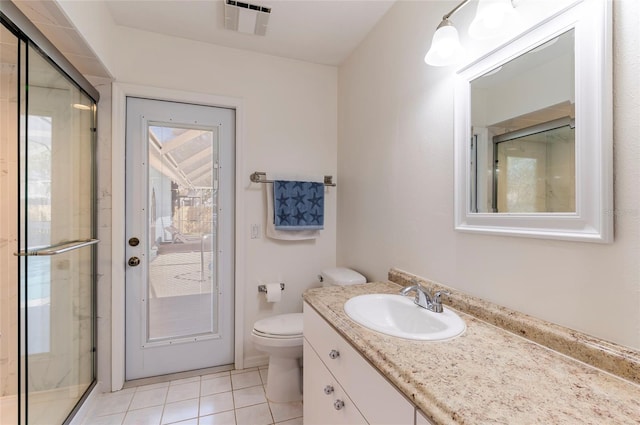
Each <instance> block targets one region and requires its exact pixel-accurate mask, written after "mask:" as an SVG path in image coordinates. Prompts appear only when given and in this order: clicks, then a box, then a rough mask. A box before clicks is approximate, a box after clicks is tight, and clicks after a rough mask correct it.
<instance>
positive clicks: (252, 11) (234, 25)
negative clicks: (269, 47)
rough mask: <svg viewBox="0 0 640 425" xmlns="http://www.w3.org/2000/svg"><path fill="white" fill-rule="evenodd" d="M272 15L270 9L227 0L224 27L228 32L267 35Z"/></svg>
mask: <svg viewBox="0 0 640 425" xmlns="http://www.w3.org/2000/svg"><path fill="white" fill-rule="evenodd" d="M270 14H271V8H270V7H264V6H259V5H257V4H251V3H245V2H242V1H236V0H225V3H224V27H225V28H226V29H228V30H233V31H238V32H243V33H246V34H256V35H265V34H266V33H267V24H268V23H269V15H270Z"/></svg>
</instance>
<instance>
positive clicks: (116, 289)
mask: <svg viewBox="0 0 640 425" xmlns="http://www.w3.org/2000/svg"><path fill="white" fill-rule="evenodd" d="M111 96H112V98H111V100H112V105H111V114H112V116H111V132H112V134H111V155H112V161H111V258H112V263H111V391H118V390H121V389H122V387H123V385H124V382H125V325H126V322H125V265H126V255H125V244H126V233H125V185H126V182H125V171H126V166H125V148H126V145H125V134H126V101H127V97H128V96H129V97H143V98H148V99H154V100H166V101H171V102H185V103H193V104H198V105H205V106H216V107H222V108H229V109H234V110H235V111H236V140H235V167H236V173H235V181H236V184H235V193H234V195H235V254H234V274H235V283H234V284H235V288H234V323H235V324H234V333H235V335H236V337H235V338H234V364H235V368H236V369H242V368H243V367H244V341H243V335H244V334H243V329H244V304H243V302H242V299H243V295H244V258H245V255H244V252H245V244H244V239H245V238H244V226H243V223H244V220H243V218H244V206H243V205H244V202H241V200H242V190H243V189H244V186H243V185H242V184H240V183H241V182H242V181H243V179H242V176H244V175H245V172H244V167H243V164H244V161H243V147H244V137H243V136H244V134H243V128H244V99H242V98H236V97H229V96H217V95H212V94H207V93H195V92H188V91H182V90H172V89H163V88H158V87H150V86H143V85H138V84H128V83H116V82H114V83H113V84H112V93H111Z"/></svg>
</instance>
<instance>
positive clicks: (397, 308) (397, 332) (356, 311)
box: [344, 294, 467, 341]
mask: <svg viewBox="0 0 640 425" xmlns="http://www.w3.org/2000/svg"><path fill="white" fill-rule="evenodd" d="M344 311H345V312H346V313H347V316H349V317H350V318H351V319H352V320H353V321H355V322H357V323H359V324H361V325H362V326H364V327H366V328H369V329H371V330H374V331H377V332H381V333H383V334H386V335H391V336H396V337H400V338H406V339H415V340H421V341H443V340H447V339H451V338H454V337H456V336H458V335H460V334H462V333H463V332H464V330H465V329H466V327H467V326H466V325H465V323H464V321H463V320H462V319H461V318H460V316H458V315H457V314H456V313H454V312H453V311H451V310H450V309H448V308H446V307H444V311H443V312H442V313H434V312H431V311H429V310H427V309H425V308H422V307H418V306H417V305H416V304H414V302H413V298H409V297H405V296H402V295H392V294H368V295H358V296H356V297H353V298H351V299H349V300H348V301H347V302H346V303H345V304H344Z"/></svg>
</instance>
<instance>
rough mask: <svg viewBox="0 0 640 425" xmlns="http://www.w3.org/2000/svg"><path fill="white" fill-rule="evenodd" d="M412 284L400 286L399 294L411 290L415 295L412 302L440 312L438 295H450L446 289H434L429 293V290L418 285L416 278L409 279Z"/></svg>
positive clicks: (404, 293) (440, 301) (440, 305)
mask: <svg viewBox="0 0 640 425" xmlns="http://www.w3.org/2000/svg"><path fill="white" fill-rule="evenodd" d="M411 283H412V285H410V286H407V287H406V288H402V290H401V291H400V294H402V295H407V294H408V293H409V292H411V291H415V292H416V297H415V298H414V299H413V302H414V303H416V304H417V305H418V306H420V307H422V308H426V309H427V310H429V311H433V312H434V313H442V300H441V299H440V297H441V296H442V294H445V295H450V293H449V292H447V291H436V292H435V293H434V294H433V295H431V294H430V293H429V290H428V289H427V288H425V287H424V286H422V285H420V284H419V283H418V281H417V280H415V279H413V280H412V281H411Z"/></svg>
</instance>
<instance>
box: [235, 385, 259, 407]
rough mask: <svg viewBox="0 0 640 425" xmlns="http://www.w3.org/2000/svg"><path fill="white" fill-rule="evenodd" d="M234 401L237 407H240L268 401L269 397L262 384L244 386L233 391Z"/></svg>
mask: <svg viewBox="0 0 640 425" xmlns="http://www.w3.org/2000/svg"><path fill="white" fill-rule="evenodd" d="M233 402H234V403H235V406H236V409H238V408H240V407H246V406H251V405H253V404H260V403H266V402H267V397H265V395H264V389H263V387H262V385H260V386H257V387H249V388H243V389H241V390H234V391H233Z"/></svg>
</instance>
